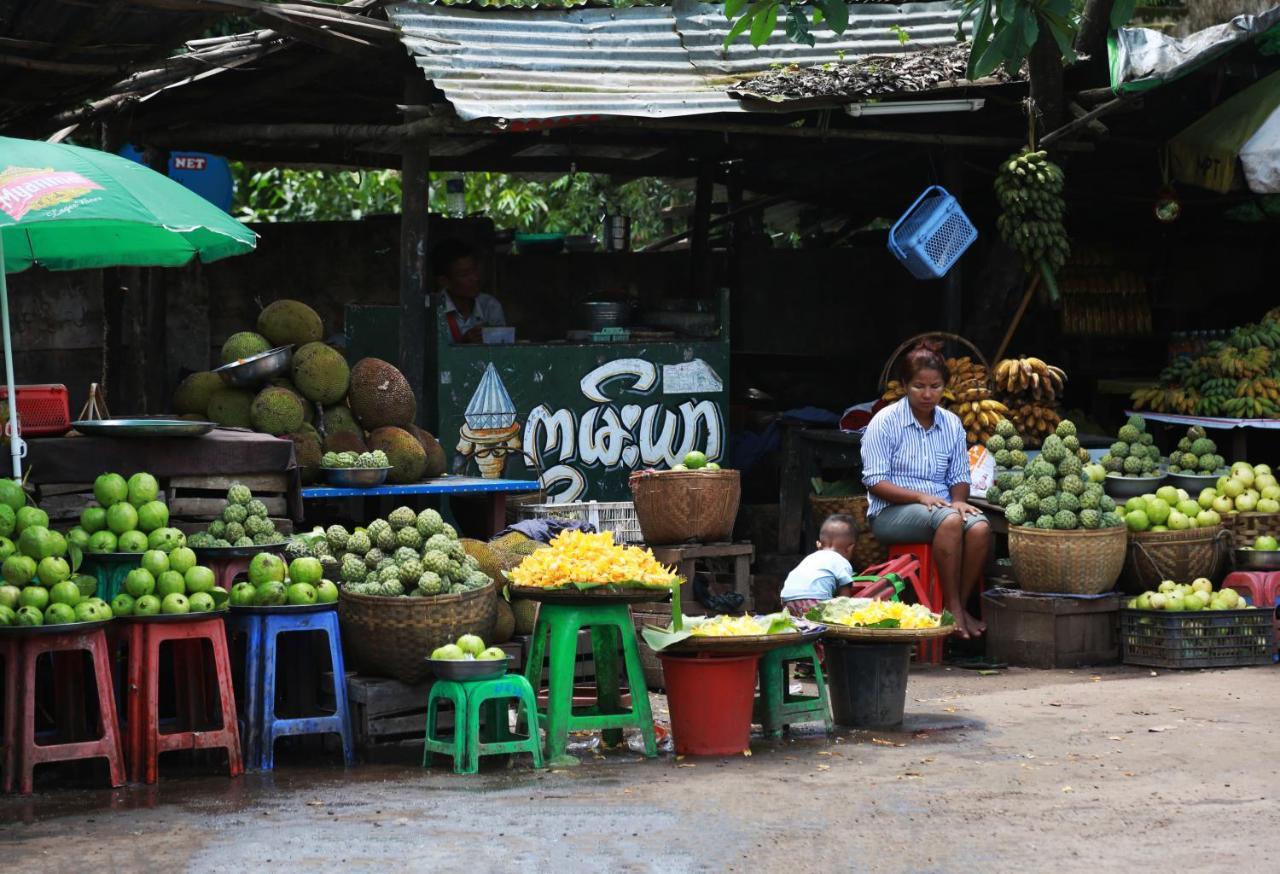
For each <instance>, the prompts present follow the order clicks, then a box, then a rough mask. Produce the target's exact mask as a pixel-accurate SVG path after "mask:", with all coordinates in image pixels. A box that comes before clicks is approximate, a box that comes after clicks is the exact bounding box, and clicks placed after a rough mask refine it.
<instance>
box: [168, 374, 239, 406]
mask: <svg viewBox="0 0 1280 874" xmlns="http://www.w3.org/2000/svg"><path fill="white" fill-rule="evenodd" d="M224 385H226V383H224V382H223V381H222V377H220V376H218V374H216V373H213V372H212V371H208V370H204V371H201V372H199V373H192V374H190V375H189V376H187V377H186V378H185V379H183V380H182V382H180V383H178V387H177V388H175V389H174V390H173V411H174V412H175V413H179V414H180V415H197V416H207V415H209V399H210V398H211V397H212V396H213V393H214V392H215V391H218V390H219V389H221V388H222V387H223V386H224Z"/></svg>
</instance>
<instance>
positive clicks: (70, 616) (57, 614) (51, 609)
mask: <svg viewBox="0 0 1280 874" xmlns="http://www.w3.org/2000/svg"><path fill="white" fill-rule="evenodd" d="M77 621H84V620H81V619H79V618H78V617H77V616H76V608H75V607H72V606H71V605H70V604H50V605H49V606H48V607H46V608H45V610H44V624H45V625H70V624H71V623H72V622H77Z"/></svg>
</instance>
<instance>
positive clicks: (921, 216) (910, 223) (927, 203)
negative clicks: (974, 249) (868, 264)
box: [889, 185, 978, 279]
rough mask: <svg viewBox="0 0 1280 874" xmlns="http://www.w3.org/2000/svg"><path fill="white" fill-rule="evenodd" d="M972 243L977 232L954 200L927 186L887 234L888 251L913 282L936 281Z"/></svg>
mask: <svg viewBox="0 0 1280 874" xmlns="http://www.w3.org/2000/svg"><path fill="white" fill-rule="evenodd" d="M976 239H978V230H977V228H975V227H974V226H973V222H971V221H969V217H968V216H967V215H965V214H964V210H963V209H961V208H960V204H959V203H957V202H956V199H955V198H954V197H952V196H951V195H950V194H948V193H947V189H945V188H943V187H942V186H941V185H930V186H929V187H928V188H926V189H925V190H924V193H923V194H921V195H920V196H919V197H917V198H916V202H915V203H913V204H911V208H910V209H908V210H907V211H906V212H905V213H903V214H902V218H900V219H898V221H897V222H895V223H894V226H893V227H892V228H891V229H890V230H889V251H890V252H892V253H893V254H894V255H896V256H897V258H898V260H899V261H901V262H902V263H903V264H904V265H906V268H907V269H908V270H910V271H911V275H912V276H914V277H915V278H916V279H939V278H941V277H943V276H946V275H947V271H948V270H950V269H951V267H952V265H954V264H955V263H956V262H957V261H959V260H960V256H961V255H963V254H964V251H965V249H968V248H969V246H970V245H972V243H973V241H974V240H976Z"/></svg>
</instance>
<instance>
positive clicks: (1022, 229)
mask: <svg viewBox="0 0 1280 874" xmlns="http://www.w3.org/2000/svg"><path fill="white" fill-rule="evenodd" d="M1065 178H1066V177H1065V176H1064V175H1063V173H1062V168H1061V167H1059V166H1058V165H1057V164H1055V163H1053V162H1052V161H1050V160H1049V158H1048V153H1047V152H1044V151H1039V152H1032V151H1027V150H1023V151H1022V152H1020V153H1019V154H1017V155H1014V156H1013V157H1011V158H1009V160H1007V161H1005V162H1004V163H1003V164H1001V165H1000V172H999V173H997V174H996V182H995V189H996V200H997V201H998V202H999V203H1000V208H1001V209H1002V210H1004V211H1003V212H1002V213H1001V215H1000V217H999V218H997V219H996V227H997V228H998V229H999V231H1000V236H1001V237H1002V238H1003V239H1004V241H1005V242H1006V243H1008V244H1009V245H1010V246H1012V247H1013V248H1014V249H1016V250H1017V251H1018V252H1019V253H1021V255H1022V258H1023V266H1024V267H1025V268H1026V270H1027V272H1028V273H1030V272H1032V271H1033V270H1037V269H1038V270H1039V271H1040V275H1041V276H1042V277H1043V278H1044V281H1045V285H1046V286H1047V287H1048V289H1049V295H1050V297H1051V298H1053V300H1055V301H1056V300H1057V299H1058V284H1057V282H1056V281H1055V279H1054V274H1055V273H1056V272H1057V271H1059V270H1061V269H1062V266H1063V265H1064V264H1066V263H1067V256H1068V255H1069V254H1070V253H1071V243H1070V241H1069V240H1068V239H1067V231H1066V228H1064V227H1063V225H1062V219H1063V217H1064V216H1065V215H1066V212H1067V206H1066V203H1065V202H1064V201H1063V199H1062V186H1063V182H1064V180H1065Z"/></svg>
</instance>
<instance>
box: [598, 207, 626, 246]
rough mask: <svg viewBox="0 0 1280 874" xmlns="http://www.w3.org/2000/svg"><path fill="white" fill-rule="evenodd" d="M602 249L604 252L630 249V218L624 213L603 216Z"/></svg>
mask: <svg viewBox="0 0 1280 874" xmlns="http://www.w3.org/2000/svg"><path fill="white" fill-rule="evenodd" d="M603 224H604V232H603V234H602V236H603V237H604V250H605V251H606V252H630V251H631V218H630V217H629V216H625V215H606V216H605V217H604V223H603Z"/></svg>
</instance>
